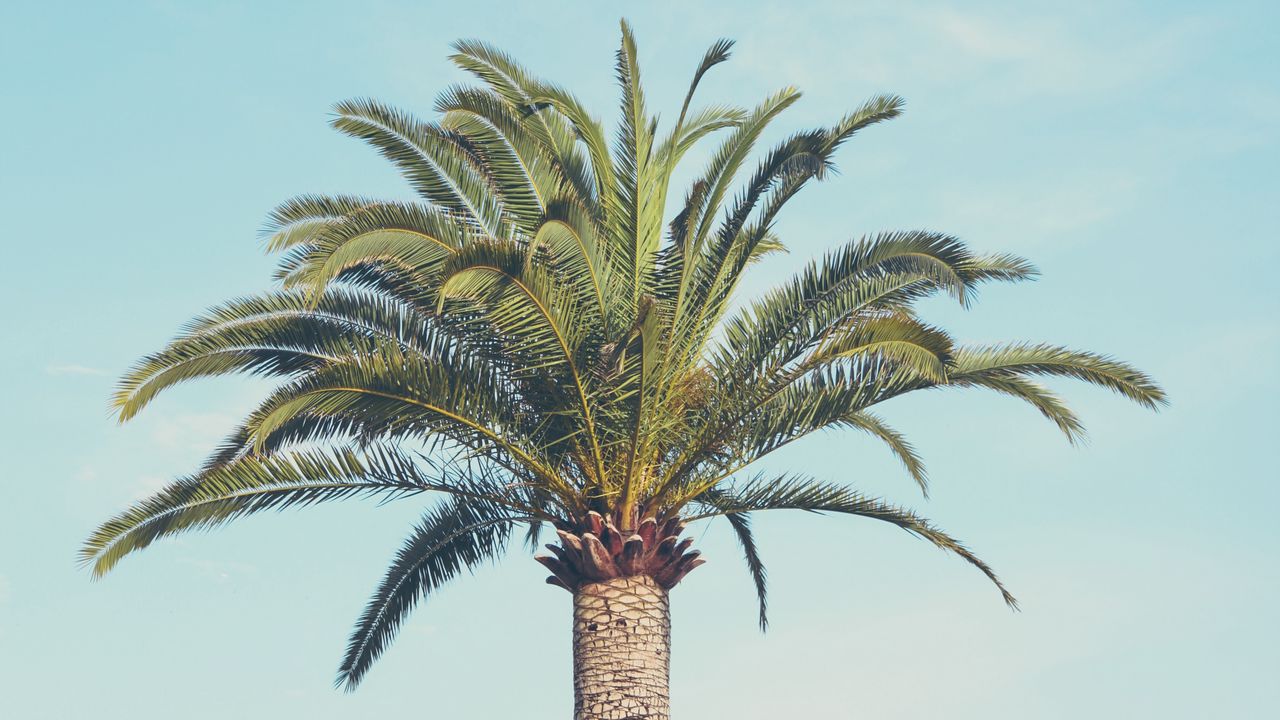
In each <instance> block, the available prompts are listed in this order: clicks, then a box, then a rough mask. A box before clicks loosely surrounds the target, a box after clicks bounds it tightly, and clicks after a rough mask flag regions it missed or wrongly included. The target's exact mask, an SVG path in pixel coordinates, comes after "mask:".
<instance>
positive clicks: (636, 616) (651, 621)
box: [573, 575, 671, 720]
mask: <svg viewBox="0 0 1280 720" xmlns="http://www.w3.org/2000/svg"><path fill="white" fill-rule="evenodd" d="M669 608H670V606H669V605H668V602H667V591H666V590H665V589H663V588H662V586H660V585H658V584H657V583H656V582H654V581H653V579H652V578H649V577H647V576H644V575H635V576H632V577H621V578H615V579H612V580H606V581H604V582H598V583H586V584H583V585H582V586H580V587H579V588H578V590H577V592H575V593H574V595H573V717H574V720H667V718H668V717H669V711H668V678H669V674H670V673H669V667H670V659H671V613H670V609H669Z"/></svg>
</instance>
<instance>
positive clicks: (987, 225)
mask: <svg viewBox="0 0 1280 720" xmlns="http://www.w3.org/2000/svg"><path fill="white" fill-rule="evenodd" d="M1141 189H1142V181H1141V179H1140V178H1139V177H1137V176H1135V175H1131V174H1124V173H1105V174H1098V173H1090V174H1085V175H1081V176H1078V177H1074V178H1059V179H1056V180H1054V181H1052V182H1051V184H1047V185H1045V184H1040V183H1023V184H1020V185H1017V186H995V187H993V186H972V185H966V186H965V187H963V188H957V189H954V190H951V191H949V192H946V193H944V194H943V195H942V197H941V198H940V200H941V202H940V205H941V212H942V213H944V215H945V217H946V218H947V222H948V225H947V226H948V227H955V228H956V230H957V232H961V234H964V235H974V236H977V235H978V234H981V235H982V236H983V237H987V238H989V239H990V240H991V241H992V242H993V243H995V242H997V241H999V240H1000V239H1001V235H1002V234H1004V233H1007V234H1010V235H1012V236H1013V237H1014V238H1015V239H1016V240H1017V241H1018V243H1019V244H1020V245H1026V244H1034V243H1036V242H1037V241H1040V242H1044V241H1047V240H1050V239H1057V238H1061V237H1063V236H1066V235H1069V234H1072V233H1077V232H1080V231H1083V230H1085V229H1087V228H1089V227H1090V226H1092V225H1095V224H1097V223H1099V222H1102V221H1104V220H1107V219H1108V218H1111V217H1113V216H1115V215H1119V214H1123V213H1124V212H1125V211H1126V210H1127V209H1128V208H1130V207H1132V206H1133V205H1134V204H1135V203H1136V202H1137V200H1136V196H1137V194H1138V193H1139V192H1141ZM976 231H980V232H976Z"/></svg>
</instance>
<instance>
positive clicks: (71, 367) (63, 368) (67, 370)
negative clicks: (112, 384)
mask: <svg viewBox="0 0 1280 720" xmlns="http://www.w3.org/2000/svg"><path fill="white" fill-rule="evenodd" d="M44 371H45V374H47V375H54V376H66V375H80V376H86V377H107V376H109V375H111V373H109V372H107V371H106V370H103V369H101V368H96V367H89V366H88V365H76V364H74V363H66V364H55V365H46V366H45V368H44Z"/></svg>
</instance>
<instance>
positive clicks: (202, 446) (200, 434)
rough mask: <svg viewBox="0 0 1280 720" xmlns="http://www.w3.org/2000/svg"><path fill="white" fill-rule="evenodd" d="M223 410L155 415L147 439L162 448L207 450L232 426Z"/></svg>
mask: <svg viewBox="0 0 1280 720" xmlns="http://www.w3.org/2000/svg"><path fill="white" fill-rule="evenodd" d="M235 422H236V419H235V417H234V416H232V415H229V414H227V413H218V412H207V413H181V414H174V415H168V416H165V417H161V418H158V419H157V420H156V421H155V423H154V426H153V427H152V429H151V440H152V441H153V442H155V443H156V444H157V445H160V446H162V447H165V448H172V449H181V450H194V451H198V452H199V453H205V452H208V451H209V449H210V448H212V447H214V446H215V445H217V444H218V442H219V441H221V440H222V439H223V438H224V437H225V436H226V435H227V433H229V432H230V431H231V429H232V428H233V427H234V426H235Z"/></svg>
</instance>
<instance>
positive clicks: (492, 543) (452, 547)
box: [334, 497, 526, 691]
mask: <svg viewBox="0 0 1280 720" xmlns="http://www.w3.org/2000/svg"><path fill="white" fill-rule="evenodd" d="M523 520H526V518H522V517H519V516H516V515H512V514H511V513H510V512H509V511H508V510H506V509H505V508H502V507H499V506H495V505H492V504H490V503H485V502H482V501H477V500H472V499H466V498H457V497H455V498H451V499H450V500H449V501H447V502H445V503H443V504H442V505H440V506H439V507H437V508H436V509H434V510H432V511H430V512H428V513H427V514H426V516H424V517H423V519H422V522H420V523H419V524H418V525H417V526H416V527H414V529H413V531H412V532H411V533H410V535H409V537H408V538H407V539H406V540H405V542H404V545H403V546H402V547H401V548H400V551H399V552H398V553H396V557H395V559H394V560H393V561H392V563H391V567H390V568H388V569H387V572H386V575H385V576H384V577H383V579H382V582H381V583H380V584H379V585H378V588H377V589H376V590H375V591H374V594H373V597H371V598H370V599H369V602H368V604H366V605H365V609H364V612H363V613H362V614H361V616H360V619H359V620H357V621H356V627H355V629H354V630H353V631H352V633H351V639H350V640H349V641H348V643H347V652H346V654H345V655H344V656H343V659H342V664H341V665H340V666H339V668H338V677H337V679H336V681H335V683H334V684H335V685H337V686H339V687H345V689H346V690H348V691H351V690H354V689H355V688H356V686H357V685H359V684H360V681H361V680H362V679H364V676H365V674H366V673H367V672H368V671H369V668H370V666H372V665H373V662H374V661H375V660H377V659H378V657H379V656H380V655H381V654H382V652H383V651H384V650H385V649H386V648H387V646H388V645H389V644H390V643H391V641H392V640H393V639H394V638H395V636H396V633H397V632H398V631H399V629H400V626H401V625H402V624H403V623H404V621H405V619H406V618H407V617H408V615H409V613H410V612H411V611H412V610H413V608H414V607H415V606H416V605H417V604H418V603H419V602H420V601H421V600H422V599H423V598H425V597H426V596H427V595H429V594H430V593H432V592H433V591H435V590H436V589H438V588H439V587H440V586H441V585H443V584H445V583H446V582H448V581H449V580H451V579H452V578H454V577H455V576H457V575H458V573H460V572H461V571H462V570H463V568H467V569H471V570H474V569H475V568H476V567H478V566H479V565H481V564H482V563H484V562H486V561H488V560H492V559H494V558H496V557H497V556H499V555H500V554H501V553H502V551H503V550H505V549H506V543H507V539H508V538H509V537H510V535H511V530H512V527H513V526H514V525H515V524H516V523H518V522H520V521H523Z"/></svg>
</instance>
